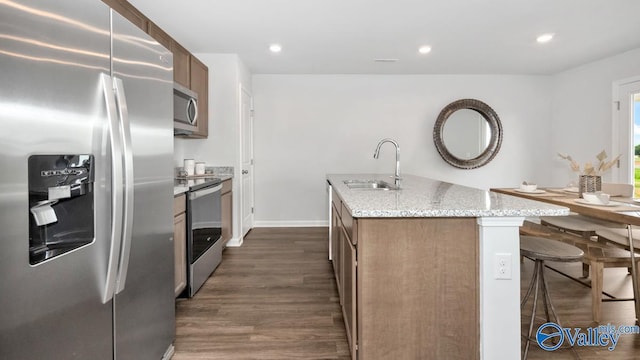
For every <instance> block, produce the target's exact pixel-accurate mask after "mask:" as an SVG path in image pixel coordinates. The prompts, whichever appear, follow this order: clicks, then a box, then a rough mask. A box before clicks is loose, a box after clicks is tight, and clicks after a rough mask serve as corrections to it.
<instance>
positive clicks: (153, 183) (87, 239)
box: [0, 0, 175, 360]
mask: <svg viewBox="0 0 640 360" xmlns="http://www.w3.org/2000/svg"><path fill="white" fill-rule="evenodd" d="M172 64H173V61H172V54H171V53H170V52H169V51H168V50H167V49H165V48H164V47H162V46H160V45H159V44H158V43H157V42H156V41H154V40H153V39H151V38H150V37H148V36H147V35H146V34H145V33H144V32H142V31H140V30H139V29H138V28H136V27H135V26H134V25H132V24H131V23H129V22H128V21H127V20H125V19H124V18H122V17H121V16H120V15H118V14H117V13H116V12H114V11H112V10H110V9H109V7H108V6H106V5H105V4H103V3H102V2H100V1H99V0H88V1H71V0H56V1H51V0H8V1H0V229H1V231H0V359H2V360H5V359H10V360H19V359H29V360H36V359H65V360H66V359H92V360H95V359H126V360H129V359H132V360H140V359H162V358H163V357H165V358H166V357H169V356H171V354H172V351H173V346H172V342H173V340H174V337H175V314H174V311H175V308H174V297H173V244H172V241H173V239H172V236H173V217H172V206H173V179H172V178H173V166H172V164H173V129H172V123H173V119H172V109H173V101H172V99H173V75H172V74H173V65H172Z"/></svg>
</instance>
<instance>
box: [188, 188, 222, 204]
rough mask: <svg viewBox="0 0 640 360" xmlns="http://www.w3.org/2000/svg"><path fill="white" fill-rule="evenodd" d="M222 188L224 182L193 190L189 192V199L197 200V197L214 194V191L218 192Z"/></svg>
mask: <svg viewBox="0 0 640 360" xmlns="http://www.w3.org/2000/svg"><path fill="white" fill-rule="evenodd" d="M220 190H222V184H220V185H217V186H214V187H210V188H206V189H202V190H196V191H192V192H190V193H189V200H195V199H197V198H201V197H203V196H205V195H209V194H213V193H214V192H217V191H220Z"/></svg>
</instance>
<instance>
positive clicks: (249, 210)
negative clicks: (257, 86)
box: [240, 89, 253, 237]
mask: <svg viewBox="0 0 640 360" xmlns="http://www.w3.org/2000/svg"><path fill="white" fill-rule="evenodd" d="M240 93H241V94H240V98H241V101H240V106H241V110H240V111H241V116H242V120H241V121H242V125H241V126H242V197H241V200H240V201H242V234H241V236H242V237H244V236H245V235H246V234H247V232H249V230H251V228H252V227H253V99H252V97H251V94H249V93H248V92H247V91H246V90H245V89H241V90H240Z"/></svg>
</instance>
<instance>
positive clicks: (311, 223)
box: [253, 220, 329, 227]
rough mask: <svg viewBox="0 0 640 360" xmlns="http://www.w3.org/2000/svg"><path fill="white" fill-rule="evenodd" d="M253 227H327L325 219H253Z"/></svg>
mask: <svg viewBox="0 0 640 360" xmlns="http://www.w3.org/2000/svg"><path fill="white" fill-rule="evenodd" d="M253 226H254V227H327V226H329V222H328V221H327V220H283V221H254V222H253Z"/></svg>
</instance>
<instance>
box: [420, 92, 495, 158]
mask: <svg viewBox="0 0 640 360" xmlns="http://www.w3.org/2000/svg"><path fill="white" fill-rule="evenodd" d="M433 142H434V143H435V146H436V149H437V150H438V153H440V156H442V158H443V159H444V161H446V162H447V163H449V164H450V165H453V166H455V167H458V168H461V169H474V168H478V167H480V166H483V165H485V164H487V163H488V162H489V161H491V160H492V159H493V158H494V157H495V156H496V154H497V153H498V150H500V145H501V144H502V124H501V123H500V118H499V117H498V114H496V112H495V111H493V109H492V108H491V107H490V106H489V105H487V104H485V103H483V102H482V101H480V100H475V99H462V100H457V101H454V102H452V103H451V104H449V105H447V106H446V107H445V108H444V109H442V111H441V112H440V115H438V119H437V120H436V123H435V125H434V127H433Z"/></svg>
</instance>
